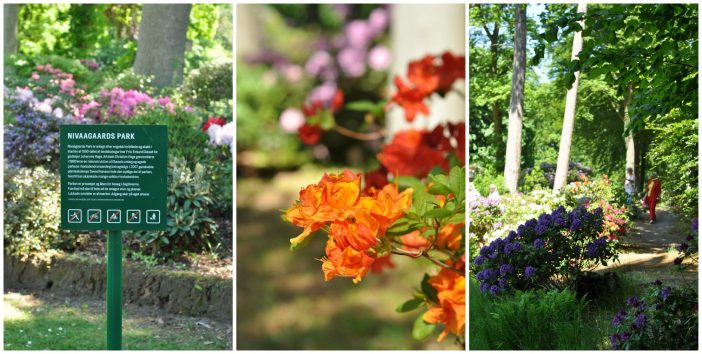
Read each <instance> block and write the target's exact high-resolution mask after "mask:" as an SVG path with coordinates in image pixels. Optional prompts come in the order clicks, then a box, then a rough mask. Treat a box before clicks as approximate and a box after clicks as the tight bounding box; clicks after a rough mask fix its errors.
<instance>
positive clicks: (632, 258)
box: [607, 209, 697, 283]
mask: <svg viewBox="0 0 702 354" xmlns="http://www.w3.org/2000/svg"><path fill="white" fill-rule="evenodd" d="M642 216H643V214H642ZM656 216H657V217H658V220H657V221H656V223H654V224H649V223H648V215H646V216H645V217H642V219H641V220H636V221H635V222H634V224H633V227H632V229H631V230H630V232H629V235H628V236H626V237H624V238H623V239H622V240H621V241H622V247H621V254H620V255H619V262H618V263H614V264H611V265H609V266H608V267H607V268H608V269H618V270H620V271H624V272H635V273H640V274H641V275H642V276H643V277H645V278H647V279H661V280H662V281H664V282H674V283H679V282H681V281H684V279H683V278H682V277H681V275H680V274H679V273H678V272H675V271H674V269H675V268H674V266H673V260H674V259H675V258H676V257H677V255H678V251H677V250H676V249H675V247H676V246H677V245H679V244H680V243H682V242H683V241H685V237H687V234H686V232H685V231H683V230H681V225H680V223H679V222H678V217H677V216H676V215H675V214H673V213H672V212H670V211H668V210H666V209H660V210H656ZM684 277H685V280H687V281H690V280H692V279H696V278H697V268H695V267H691V268H688V269H687V270H686V272H685V274H684ZM695 281H696V280H695Z"/></svg>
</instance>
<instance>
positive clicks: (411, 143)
mask: <svg viewBox="0 0 702 354" xmlns="http://www.w3.org/2000/svg"><path fill="white" fill-rule="evenodd" d="M426 134H427V131H426V130H415V129H408V130H403V131H401V132H398V133H397V134H395V136H394V137H393V139H392V142H391V143H390V144H386V145H385V146H383V149H382V150H381V151H380V153H378V160H379V161H380V163H381V164H382V165H383V166H385V168H387V170H388V171H390V172H391V173H394V174H396V175H400V176H414V177H417V178H422V177H425V176H426V175H427V174H429V171H431V169H432V168H434V166H440V167H441V168H443V169H444V170H448V160H446V157H445V156H444V152H443V151H441V150H440V149H436V148H434V147H432V146H430V145H428V144H427V139H425V138H424V136H425V135H426Z"/></svg>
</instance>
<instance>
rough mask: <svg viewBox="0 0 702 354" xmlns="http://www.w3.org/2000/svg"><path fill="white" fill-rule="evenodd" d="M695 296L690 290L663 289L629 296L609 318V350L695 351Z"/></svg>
mask: <svg viewBox="0 0 702 354" xmlns="http://www.w3.org/2000/svg"><path fill="white" fill-rule="evenodd" d="M697 302H698V296H697V291H696V289H695V288H693V287H689V286H688V287H680V288H677V287H670V286H665V287H664V286H663V284H662V283H661V282H660V281H656V282H654V286H653V287H651V288H650V289H648V292H647V293H646V294H645V295H644V296H643V297H641V298H639V297H638V296H632V297H630V298H628V299H627V301H626V306H624V308H622V309H620V310H619V311H618V312H617V313H616V315H615V316H614V318H613V319H612V326H613V327H614V330H615V333H614V334H612V335H611V336H610V337H609V340H610V343H611V345H612V349H621V350H632V349H633V350H697V347H698V343H697V327H698V321H699V320H698V309H697V308H698V304H697Z"/></svg>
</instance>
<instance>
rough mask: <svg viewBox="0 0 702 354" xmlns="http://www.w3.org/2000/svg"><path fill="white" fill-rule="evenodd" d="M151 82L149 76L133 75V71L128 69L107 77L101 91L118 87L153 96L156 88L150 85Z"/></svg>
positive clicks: (151, 78)
mask: <svg viewBox="0 0 702 354" xmlns="http://www.w3.org/2000/svg"><path fill="white" fill-rule="evenodd" d="M152 80H153V77H151V76H145V75H139V74H136V73H134V70H132V69H128V70H126V71H124V72H120V73H119V74H116V75H112V76H109V77H108V78H107V79H106V80H105V82H104V83H103V84H102V89H105V90H111V89H112V88H114V87H119V88H122V89H124V90H137V91H140V92H144V93H147V94H149V95H153V94H154V91H155V90H156V88H155V87H154V86H153V85H152V84H151V81H152Z"/></svg>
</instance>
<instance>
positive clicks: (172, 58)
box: [134, 4, 192, 88]
mask: <svg viewBox="0 0 702 354" xmlns="http://www.w3.org/2000/svg"><path fill="white" fill-rule="evenodd" d="M191 7H192V5H190V4H168V5H166V4H144V5H143V7H142V13H141V23H140V25H139V43H138V47H137V54H136V59H135V60H134V72H135V73H137V74H142V75H153V76H154V84H155V85H156V86H157V87H161V88H163V87H166V86H168V85H172V84H179V83H181V82H182V81H183V61H184V56H185V43H186V40H187V38H186V35H187V32H188V23H189V22H190V21H189V19H190V8H191Z"/></svg>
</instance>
